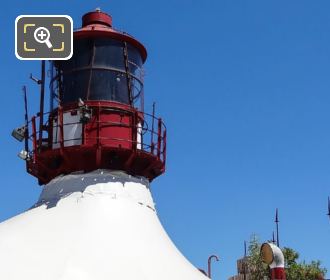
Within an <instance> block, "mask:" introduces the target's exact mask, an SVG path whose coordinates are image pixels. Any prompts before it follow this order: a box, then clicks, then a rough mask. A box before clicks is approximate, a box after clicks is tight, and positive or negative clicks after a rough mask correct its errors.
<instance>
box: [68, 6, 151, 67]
mask: <svg viewBox="0 0 330 280" xmlns="http://www.w3.org/2000/svg"><path fill="white" fill-rule="evenodd" d="M106 15H107V14H105V13H102V12H97V11H96V12H91V13H87V14H86V15H84V16H83V26H82V28H80V29H78V30H77V31H75V32H74V33H73V38H74V40H76V39H82V38H95V37H103V38H104V37H108V38H112V39H116V40H118V41H122V42H127V43H129V44H131V45H133V46H134V47H136V48H137V49H138V50H139V51H140V53H141V56H142V59H143V62H145V61H146V59H147V50H146V48H145V47H144V46H143V45H142V44H141V43H140V42H139V41H138V40H136V39H135V38H134V37H132V36H130V35H129V34H127V33H124V32H121V31H118V30H115V29H113V28H112V27H111V25H112V19H111V20H109V18H107V16H109V15H107V16H106ZM85 16H86V18H85V20H84V17H85ZM109 17H110V16H109ZM110 18H111V17H110Z"/></svg>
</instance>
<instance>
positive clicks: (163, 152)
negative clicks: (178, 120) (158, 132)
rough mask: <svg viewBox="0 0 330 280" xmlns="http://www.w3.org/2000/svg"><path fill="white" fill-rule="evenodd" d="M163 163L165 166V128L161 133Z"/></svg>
mask: <svg viewBox="0 0 330 280" xmlns="http://www.w3.org/2000/svg"><path fill="white" fill-rule="evenodd" d="M162 154H163V164H164V166H165V164H166V129H164V133H163V151H162Z"/></svg>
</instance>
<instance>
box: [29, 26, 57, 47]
mask: <svg viewBox="0 0 330 280" xmlns="http://www.w3.org/2000/svg"><path fill="white" fill-rule="evenodd" d="M49 37H50V32H49V30H48V29H47V28H46V27H38V28H37V29H36V30H35V31H34V39H35V40H36V41H37V42H38V43H41V44H46V45H47V47H48V48H49V49H51V48H52V47H53V45H52V43H51V42H50V41H49Z"/></svg>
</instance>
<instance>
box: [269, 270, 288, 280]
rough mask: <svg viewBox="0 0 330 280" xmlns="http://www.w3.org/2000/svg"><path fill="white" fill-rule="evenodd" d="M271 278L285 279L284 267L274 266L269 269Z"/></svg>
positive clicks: (274, 279) (273, 279)
mask: <svg viewBox="0 0 330 280" xmlns="http://www.w3.org/2000/svg"><path fill="white" fill-rule="evenodd" d="M270 274H271V279H272V280H285V279H286V275H285V269H284V268H283V267H275V268H273V269H271V270H270Z"/></svg>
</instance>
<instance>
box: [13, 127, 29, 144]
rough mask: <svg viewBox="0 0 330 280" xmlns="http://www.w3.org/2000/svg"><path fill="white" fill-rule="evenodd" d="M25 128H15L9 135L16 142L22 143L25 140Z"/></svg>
mask: <svg viewBox="0 0 330 280" xmlns="http://www.w3.org/2000/svg"><path fill="white" fill-rule="evenodd" d="M25 132H26V126H25V125H23V126H22V127H18V128H15V129H14V130H13V131H12V133H11V135H12V136H13V137H14V138H15V139H16V140H17V141H20V142H22V141H23V140H24V138H25Z"/></svg>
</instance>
